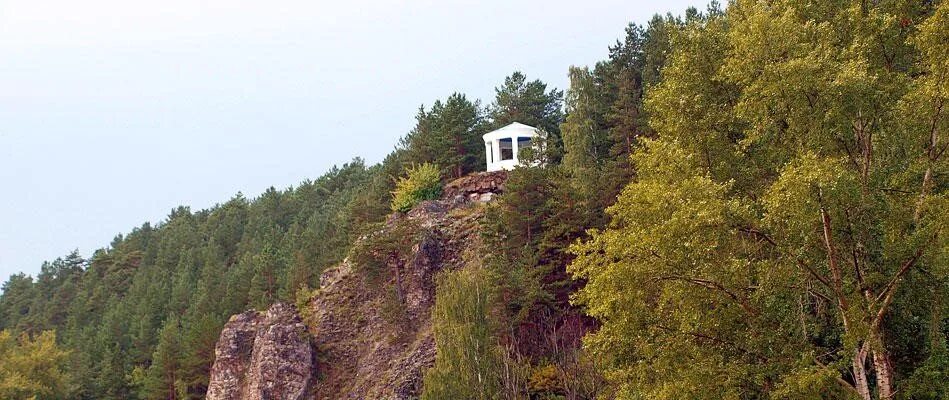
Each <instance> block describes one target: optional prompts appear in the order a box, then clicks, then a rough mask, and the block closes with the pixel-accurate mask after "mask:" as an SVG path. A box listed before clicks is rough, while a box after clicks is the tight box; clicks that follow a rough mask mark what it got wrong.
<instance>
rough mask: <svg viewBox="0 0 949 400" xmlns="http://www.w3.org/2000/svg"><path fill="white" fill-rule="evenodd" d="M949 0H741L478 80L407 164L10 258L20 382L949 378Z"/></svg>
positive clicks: (835, 388)
mask: <svg viewBox="0 0 949 400" xmlns="http://www.w3.org/2000/svg"><path fill="white" fill-rule="evenodd" d="M947 27H949V2H946V1H922V2H912V1H911V2H905V1H876V2H865V1H864V2H857V1H845V0H840V1H821V2H808V1H792V0H788V1H771V2H761V1H753V0H737V1H734V2H730V3H729V4H728V5H727V7H724V8H723V7H722V6H721V5H719V4H718V3H713V4H711V5H710V6H709V7H708V8H707V9H705V10H701V11H700V10H696V9H689V10H687V11H686V12H685V13H684V14H683V15H682V16H681V17H677V16H674V15H672V14H668V15H665V16H659V15H657V16H655V17H654V18H653V19H652V20H651V21H649V23H648V24H645V25H644V26H640V25H637V24H630V25H629V26H627V28H626V30H625V31H624V32H623V35H622V37H621V39H620V40H618V41H617V42H616V43H615V44H613V45H612V46H609V47H608V48H607V49H608V56H607V57H606V58H605V59H604V60H602V61H601V62H598V63H596V64H595V65H592V66H590V67H571V68H570V69H569V70H568V71H567V72H568V74H569V77H570V87H569V88H568V89H567V91H566V93H565V92H564V91H562V90H559V89H556V88H548V86H547V85H546V84H545V83H544V82H542V81H540V80H529V79H528V78H527V76H526V75H524V74H523V73H521V72H514V73H512V74H511V75H509V76H508V77H506V78H505V79H504V80H503V82H500V83H499V84H498V86H497V87H495V97H494V98H493V99H492V100H491V101H490V102H489V103H486V105H484V106H483V105H482V103H481V101H480V100H477V99H469V98H468V97H466V96H465V95H464V94H461V93H452V94H450V95H448V96H447V97H445V98H444V99H441V100H437V101H434V102H433V103H432V104H431V105H429V106H422V107H420V108H419V111H418V113H417V115H416V125H415V127H414V128H413V129H412V130H411V131H410V132H408V133H407V134H406V135H405V136H403V137H402V139H401V140H400V141H399V144H398V145H397V146H396V148H395V149H394V150H393V152H392V153H391V154H389V156H387V157H386V158H385V159H384V160H383V161H382V162H380V163H379V164H376V165H371V166H369V165H366V164H365V163H364V162H363V161H362V160H359V159H356V160H354V161H353V162H351V163H348V164H346V165H343V166H341V167H339V168H334V169H332V170H331V171H329V172H327V173H326V174H325V175H324V176H321V177H319V178H317V179H315V180H313V181H305V182H303V183H301V184H300V185H299V186H297V187H293V188H287V189H284V190H276V189H273V188H271V189H270V190H267V191H266V192H265V193H263V194H262V195H261V196H259V197H257V198H254V199H247V198H245V197H243V196H242V195H237V196H235V197H234V198H232V199H231V200H229V201H227V202H224V203H222V204H219V205H216V206H215V207H212V208H210V209H207V210H199V211H192V210H190V209H189V208H187V207H179V208H176V209H174V210H173V211H172V212H171V213H170V214H169V215H168V217H167V218H166V219H165V220H163V221H161V222H160V223H158V224H155V225H151V224H144V225H142V226H141V227H139V228H136V229H133V230H132V231H131V232H129V233H128V234H124V235H119V236H117V237H116V238H115V240H114V241H113V242H112V243H110V244H109V245H108V246H105V247H103V248H102V249H100V250H98V251H96V252H95V253H94V254H92V255H91V256H90V257H89V258H88V259H84V258H83V256H82V255H80V254H78V253H73V254H70V255H68V256H66V257H64V258H61V259H57V260H55V261H52V262H49V263H46V264H44V265H43V268H42V272H41V273H40V274H38V275H37V276H36V277H30V276H26V275H23V274H18V275H14V276H12V277H10V279H9V280H8V281H7V282H6V283H4V285H3V295H2V296H0V329H2V330H3V332H0V398H10V399H17V400H19V399H31V398H35V399H38V400H39V399H66V398H68V399H143V400H179V399H203V398H211V399H212V400H214V399H245V398H246V399H256V398H261V399H263V398H275V397H276V398H305V399H309V398H318V399H330V398H351V399H369V398H393V399H409V398H420V399H424V400H436V399H438V400H440V399H477V400H488V399H528V400H538V399H545V400H551V399H570V400H574V399H591V400H592V399H630V400H631V399H660V400H678V399H698V400H703V399H709V400H712V399H832V400H851V399H860V400H937V399H945V398H949V301H947V299H949V239H947V232H946V229H947V227H949V161H947V160H949V158H947V155H946V153H947V152H946V150H947V148H949V146H947V142H949V137H947V134H949V118H947V113H946V107H945V105H946V104H947V103H949V64H947V60H949V28H947ZM514 122H518V123H521V124H524V125H527V126H530V127H535V128H537V131H536V133H537V136H536V139H537V140H536V141H534V139H531V138H524V139H530V142H529V143H530V145H529V146H525V147H526V148H525V149H524V150H523V151H521V152H519V153H518V155H517V157H518V159H519V160H522V161H524V163H523V164H522V165H520V166H517V167H516V168H513V169H512V170H510V171H507V172H502V173H485V172H483V171H484V170H485V169H486V164H485V160H486V158H485V153H484V149H485V144H486V143H485V141H484V140H482V135H483V134H485V133H487V132H493V131H495V130H497V129H499V128H501V127H504V126H508V125H509V124H512V123H514ZM507 139H508V140H511V142H510V146H511V147H510V149H507V148H505V149H507V150H509V151H510V152H513V149H514V145H515V143H520V142H521V138H520V137H518V138H517V139H516V140H517V141H516V142H515V141H514V140H515V139H514V138H507ZM499 141H500V139H499ZM496 144H497V145H498V148H499V149H501V147H500V143H496ZM525 144H526V143H525ZM505 145H507V143H505ZM492 146H493V145H492ZM492 148H493V147H492ZM492 154H493V153H492ZM498 154H505V153H504V152H500V153H498ZM508 154H510V153H508ZM501 158H502V160H504V157H501ZM488 159H489V160H490V158H488ZM23 371H27V372H23Z"/></svg>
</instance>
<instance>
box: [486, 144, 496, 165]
mask: <svg viewBox="0 0 949 400" xmlns="http://www.w3.org/2000/svg"><path fill="white" fill-rule="evenodd" d="M491 142H493V140H490V141H487V142H484V162H485V163H486V164H487V165H491V164H493V163H492V162H491V160H493V159H494V154H492V152H493V151H494V146H491Z"/></svg>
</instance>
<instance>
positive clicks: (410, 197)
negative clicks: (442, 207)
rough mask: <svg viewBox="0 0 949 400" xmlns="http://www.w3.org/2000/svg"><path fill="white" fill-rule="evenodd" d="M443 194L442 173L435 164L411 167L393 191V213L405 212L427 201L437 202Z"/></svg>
mask: <svg viewBox="0 0 949 400" xmlns="http://www.w3.org/2000/svg"><path fill="white" fill-rule="evenodd" d="M441 194H442V182H441V173H440V172H439V170H438V167H437V166H435V165H434V164H429V163H424V164H419V165H414V166H410V167H408V168H407V169H406V171H405V176H403V177H401V178H399V180H398V181H397V182H396V183H395V190H393V191H392V211H397V212H405V211H408V210H411V209H412V207H415V206H416V205H417V204H418V203H420V202H422V201H425V200H435V199H437V198H438V197H439V196H441Z"/></svg>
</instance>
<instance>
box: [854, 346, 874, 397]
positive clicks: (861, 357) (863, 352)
mask: <svg viewBox="0 0 949 400" xmlns="http://www.w3.org/2000/svg"><path fill="white" fill-rule="evenodd" d="M866 359H867V349H866V347H861V348H859V349H857V352H856V354H854V356H853V384H854V387H855V388H856V389H857V393H859V394H860V398H862V399H863V400H871V399H870V385H868V384H867V369H866V366H865V365H866V362H865V361H866Z"/></svg>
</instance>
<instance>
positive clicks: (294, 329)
mask: <svg viewBox="0 0 949 400" xmlns="http://www.w3.org/2000/svg"><path fill="white" fill-rule="evenodd" d="M214 355H215V361H214V366H213V367H212V368H211V382H210V385H209V387H208V396H207V398H208V400H265V399H267V400H270V399H286V400H298V399H304V398H306V394H307V390H308V388H309V383H310V377H311V376H312V375H313V350H312V348H311V345H310V342H309V339H308V335H307V332H306V326H305V325H303V322H302V321H301V320H300V317H299V315H297V311H296V309H295V308H294V307H293V306H290V305H287V304H285V303H276V304H274V305H272V306H270V309H268V310H267V312H265V313H260V312H257V311H254V310H250V311H245V312H244V313H241V314H238V315H235V316H233V317H231V319H230V320H229V321H228V322H227V324H225V325H224V330H223V331H222V332H221V337H220V339H219V340H218V343H217V346H216V347H215V349H214Z"/></svg>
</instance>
